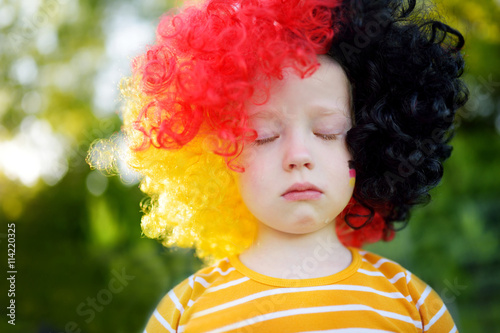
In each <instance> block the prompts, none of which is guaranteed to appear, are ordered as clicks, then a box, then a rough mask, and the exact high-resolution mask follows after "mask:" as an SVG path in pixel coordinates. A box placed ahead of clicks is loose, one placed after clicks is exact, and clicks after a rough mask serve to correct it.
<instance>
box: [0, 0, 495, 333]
mask: <svg viewBox="0 0 500 333" xmlns="http://www.w3.org/2000/svg"><path fill="white" fill-rule="evenodd" d="M172 4H173V3H170V2H168V1H158V0H147V1H138V0H137V1H130V0H128V1H111V0H108V1H97V0H92V1H76V0H75V1H73V0H51V1H0V29H1V30H0V64H1V66H0V221H1V223H0V249H1V251H0V253H1V255H0V262H1V265H0V267H1V273H0V276H2V278H1V279H0V301H1V303H0V331H2V332H54V333H55V332H58V333H59V332H141V331H142V328H143V327H144V324H145V322H146V320H147V318H148V317H149V315H150V313H151V312H152V310H153V308H154V306H155V305H156V303H157V302H158V300H159V299H160V298H161V297H162V296H163V295H164V294H165V293H166V292H167V291H168V290H169V289H170V288H171V287H172V286H174V285H175V284H177V283H178V282H180V281H181V280H183V279H184V278H186V277H187V276H189V275H190V274H191V273H192V272H194V271H196V270H197V269H198V268H199V267H200V262H199V261H198V260H197V259H195V258H194V257H193V254H192V252H190V251H186V250H169V249H165V248H163V247H162V246H161V245H160V244H158V243H157V242H156V241H154V240H149V239H146V238H143V237H142V236H141V230H140V225H139V221H140V216H141V213H140V207H139V203H140V202H141V200H143V199H144V196H143V194H142V193H141V192H140V191H139V189H138V186H137V183H136V182H134V181H133V180H130V179H128V178H124V177H122V178H120V177H118V176H114V177H105V176H103V175H102V174H100V173H99V172H98V171H92V170H90V168H89V166H88V165H87V164H86V163H85V156H86V153H87V150H88V147H89V145H90V144H91V143H92V142H93V141H94V139H97V138H103V137H110V136H112V135H113V134H114V133H117V132H118V131H119V129H120V119H119V115H118V110H119V100H118V96H117V92H118V89H117V84H118V81H119V79H120V77H122V76H124V75H127V74H128V73H129V63H130V60H131V59H132V57H133V56H134V55H137V54H139V53H140V52H142V51H144V48H145V45H147V44H151V43H152V42H153V41H154V29H155V25H156V24H157V23H158V20H159V17H160V15H161V14H162V13H163V12H165V11H167V10H168V9H169V8H170V7H171V6H172ZM439 7H441V9H442V11H443V13H446V15H444V16H445V18H446V20H447V21H448V22H450V23H451V24H453V25H454V26H456V27H458V28H459V29H460V30H461V31H463V32H464V33H465V36H466V42H467V46H466V49H465V52H464V53H465V58H466V61H467V68H466V75H465V79H466V81H467V82H468V84H469V86H470V91H471V99H470V101H469V103H468V104H467V105H466V106H465V107H464V108H463V109H462V110H460V111H459V113H458V116H457V124H456V126H457V134H456V136H455V138H454V141H453V145H454V147H455V148H454V152H453V155H452V157H451V158H450V159H449V160H448V161H447V162H446V164H445V176H444V178H443V181H442V183H441V184H440V185H439V186H438V187H437V188H436V189H434V190H433V192H432V194H433V200H432V202H431V203H430V204H428V205H427V206H425V207H422V208H420V209H418V210H415V211H414V213H413V215H412V217H411V220H410V223H409V225H408V227H407V228H406V229H404V230H403V231H401V232H400V233H398V235H397V236H396V238H395V240H394V241H392V242H390V243H377V244H373V245H370V246H368V247H367V249H369V250H371V251H374V252H376V253H379V254H381V255H383V256H386V257H389V258H391V259H394V260H396V261H398V262H400V263H401V264H402V265H403V266H405V267H407V268H408V269H409V270H410V271H412V272H413V273H415V274H416V275H418V276H420V277H421V278H422V279H423V280H425V281H426V282H428V283H429V284H430V285H432V286H433V287H434V289H435V290H436V291H437V292H438V293H439V294H440V295H441V297H442V298H443V299H444V300H445V302H446V304H447V306H448V308H449V310H450V311H451V313H452V315H453V317H454V319H455V320H456V323H457V326H458V328H459V330H460V331H462V332H491V331H492V330H494V327H498V326H500V316H499V315H498V314H499V313H500V302H499V301H498V299H499V296H500V295H499V291H500V283H499V279H498V276H499V275H500V251H499V242H498V238H499V235H500V224H499V223H498V222H500V221H499V220H500V219H499V216H500V177H499V176H500V172H499V165H500V135H499V133H500V60H499V59H500V58H499V55H500V52H499V51H500V25H499V24H498V23H497V20H498V17H500V15H499V14H500V9H499V2H498V1H494V0H480V1H475V2H465V3H464V1H458V0H445V1H442V2H440V4H439ZM10 223H15V229H16V269H17V275H16V296H15V300H16V326H11V325H8V324H7V320H8V318H7V316H6V311H7V310H6V307H7V305H8V298H7V290H8V284H7V280H6V277H7V276H6V275H7V273H6V272H7V225H8V224H10ZM117 274H118V275H120V274H121V275H123V276H124V278H123V279H122V280H121V281H122V282H121V283H117V281H119V280H117V279H116V275H117ZM92 299H100V303H99V301H98V302H97V303H95V305H94V306H92Z"/></svg>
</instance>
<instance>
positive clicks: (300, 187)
mask: <svg viewBox="0 0 500 333" xmlns="http://www.w3.org/2000/svg"><path fill="white" fill-rule="evenodd" d="M322 194H323V191H321V190H320V189H319V188H318V187H316V186H315V185H313V184H310V183H295V184H293V185H292V186H290V187H289V188H288V189H287V190H286V192H285V193H283V194H282V197H283V198H285V199H286V200H288V201H297V200H317V199H319V198H320V197H321V195H322Z"/></svg>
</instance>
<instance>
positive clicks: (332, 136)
mask: <svg viewBox="0 0 500 333" xmlns="http://www.w3.org/2000/svg"><path fill="white" fill-rule="evenodd" d="M314 134H315V135H316V136H318V137H320V138H322V139H323V140H335V139H336V138H337V135H336V134H319V133H314ZM277 138H278V137H277V136H272V137H270V138H265V139H260V140H255V141H254V143H255V144H256V145H257V146H260V145H263V144H266V143H269V142H273V141H274V140H275V139H277Z"/></svg>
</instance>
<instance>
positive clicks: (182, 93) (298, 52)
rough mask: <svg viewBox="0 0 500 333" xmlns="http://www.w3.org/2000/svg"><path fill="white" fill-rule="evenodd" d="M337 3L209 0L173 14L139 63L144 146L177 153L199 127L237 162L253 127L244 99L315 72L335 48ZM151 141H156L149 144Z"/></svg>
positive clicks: (139, 121) (136, 125)
mask: <svg viewBox="0 0 500 333" xmlns="http://www.w3.org/2000/svg"><path fill="white" fill-rule="evenodd" d="M339 3H340V1H336V0H330V1H326V0H308V1H303V0H209V1H207V2H206V4H205V5H203V6H202V7H196V6H191V7H188V8H185V9H184V10H183V11H182V12H181V13H180V14H178V15H167V16H164V17H163V18H162V19H161V22H160V23H159V25H158V28H157V39H156V44H155V45H153V46H151V47H150V49H149V50H148V51H147V52H146V54H143V55H141V56H140V57H138V58H137V59H136V60H135V61H134V66H133V75H134V76H135V77H137V78H139V81H140V84H139V86H140V89H141V90H142V92H143V93H144V94H145V95H146V96H148V98H150V99H148V100H150V101H151V102H148V104H147V105H146V106H144V107H143V110H142V112H141V113H140V115H139V116H138V118H137V121H136V122H135V123H134V128H135V129H136V130H138V131H140V132H141V133H143V134H144V137H145V139H144V140H145V143H144V144H142V145H141V146H140V147H137V149H144V148H147V147H148V146H149V144H153V145H155V146H157V147H160V148H165V149H177V148H180V147H182V146H183V145H186V144H187V143H189V142H190V141H191V140H192V139H193V138H194V137H196V136H197V135H198V134H199V130H200V128H202V127H203V128H206V129H207V130H208V132H205V131H204V132H203V135H215V136H217V137H218V139H220V140H221V141H223V142H224V143H223V144H221V145H219V147H216V148H214V152H215V153H217V154H219V155H221V156H225V157H226V163H227V164H228V167H230V168H233V169H234V168H238V167H236V166H231V165H230V163H231V161H233V160H235V158H236V157H237V156H238V155H239V154H240V153H241V150H242V147H243V145H244V143H245V142H247V141H248V140H249V138H250V137H252V134H253V130H252V129H251V128H249V127H248V126H247V125H246V109H245V107H244V105H245V102H247V101H248V100H249V99H251V98H252V96H255V95H257V96H268V95H269V86H270V85H269V82H270V81H271V80H273V79H282V78H283V75H282V74H283V69H285V68H287V67H288V68H292V69H294V70H295V72H296V73H297V74H298V75H299V76H301V77H307V76H310V75H312V74H313V73H314V71H315V70H316V69H317V68H318V66H319V63H318V61H317V59H316V55H317V54H323V53H325V52H326V50H327V49H328V47H329V45H330V43H331V40H332V37H333V35H334V28H333V27H332V21H333V17H332V15H333V12H334V11H333V9H334V8H335V7H337V6H338V5H339ZM148 141H149V143H148Z"/></svg>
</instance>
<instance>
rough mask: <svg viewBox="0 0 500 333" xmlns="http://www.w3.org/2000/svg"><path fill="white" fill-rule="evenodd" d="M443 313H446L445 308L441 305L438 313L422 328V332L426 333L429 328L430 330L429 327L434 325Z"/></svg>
mask: <svg viewBox="0 0 500 333" xmlns="http://www.w3.org/2000/svg"><path fill="white" fill-rule="evenodd" d="M445 311H446V306H445V305H444V304H443V306H442V307H441V309H440V310H439V311H438V313H436V314H435V315H434V317H432V319H431V320H429V323H428V324H427V325H425V326H424V332H426V331H427V330H428V329H429V328H431V326H432V325H434V324H435V323H436V321H438V320H439V318H441V316H442V315H443V314H444V313H445Z"/></svg>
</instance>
